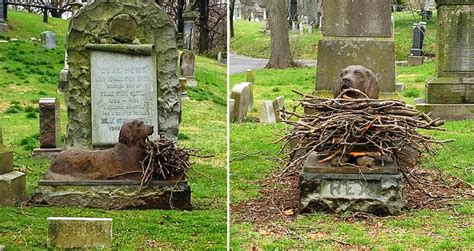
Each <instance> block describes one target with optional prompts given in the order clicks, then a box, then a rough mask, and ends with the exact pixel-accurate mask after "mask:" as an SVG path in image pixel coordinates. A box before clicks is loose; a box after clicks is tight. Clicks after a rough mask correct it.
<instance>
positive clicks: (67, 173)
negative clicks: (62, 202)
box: [44, 120, 153, 181]
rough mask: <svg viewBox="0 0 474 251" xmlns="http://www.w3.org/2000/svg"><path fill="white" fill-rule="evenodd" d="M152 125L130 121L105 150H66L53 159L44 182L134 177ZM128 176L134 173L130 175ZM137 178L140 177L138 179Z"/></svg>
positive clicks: (150, 133)
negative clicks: (113, 142) (112, 144)
mask: <svg viewBox="0 0 474 251" xmlns="http://www.w3.org/2000/svg"><path fill="white" fill-rule="evenodd" d="M152 134H153V126H149V125H145V123H144V122H143V121H141V120H132V121H129V122H126V123H125V124H123V126H122V128H121V129H120V134H119V142H118V143H117V144H115V146H114V147H113V148H110V149H107V150H96V151H87V150H68V151H63V152H62V153H60V154H59V155H58V156H57V157H56V159H54V161H53V163H52V165H51V168H50V170H49V171H48V172H47V173H46V174H45V176H44V179H45V180H61V181H73V180H107V179H118V178H121V177H122V178H123V177H137V175H138V174H140V172H141V163H140V161H143V159H144V158H145V157H146V145H145V143H146V138H147V137H148V136H150V135H152ZM130 174H134V175H132V176H129V175H130ZM138 177H139V176H138Z"/></svg>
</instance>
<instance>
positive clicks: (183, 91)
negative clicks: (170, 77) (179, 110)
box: [179, 78, 189, 100]
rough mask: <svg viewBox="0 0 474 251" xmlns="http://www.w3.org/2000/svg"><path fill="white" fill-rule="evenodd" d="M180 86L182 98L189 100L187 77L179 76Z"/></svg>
mask: <svg viewBox="0 0 474 251" xmlns="http://www.w3.org/2000/svg"><path fill="white" fill-rule="evenodd" d="M179 87H180V89H181V100H189V96H188V80H187V79H186V78H179Z"/></svg>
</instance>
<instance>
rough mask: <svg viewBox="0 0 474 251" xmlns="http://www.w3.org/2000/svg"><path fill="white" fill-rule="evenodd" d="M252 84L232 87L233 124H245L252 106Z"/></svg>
mask: <svg viewBox="0 0 474 251" xmlns="http://www.w3.org/2000/svg"><path fill="white" fill-rule="evenodd" d="M249 84H250V83H248V82H244V83H240V84H237V85H235V86H234V87H232V93H231V94H230V98H231V99H233V100H234V109H233V111H232V117H231V122H237V123H239V122H244V121H245V120H246V119H247V112H248V111H249V106H250V86H249Z"/></svg>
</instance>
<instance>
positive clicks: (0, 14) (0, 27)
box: [0, 1, 8, 31]
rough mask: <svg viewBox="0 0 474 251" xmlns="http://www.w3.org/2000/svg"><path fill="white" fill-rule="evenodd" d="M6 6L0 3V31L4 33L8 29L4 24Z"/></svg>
mask: <svg viewBox="0 0 474 251" xmlns="http://www.w3.org/2000/svg"><path fill="white" fill-rule="evenodd" d="M5 8H7V6H5V4H4V3H3V1H0V31H6V30H7V28H8V25H7V23H6V22H5V21H6V20H5V16H4V11H5Z"/></svg>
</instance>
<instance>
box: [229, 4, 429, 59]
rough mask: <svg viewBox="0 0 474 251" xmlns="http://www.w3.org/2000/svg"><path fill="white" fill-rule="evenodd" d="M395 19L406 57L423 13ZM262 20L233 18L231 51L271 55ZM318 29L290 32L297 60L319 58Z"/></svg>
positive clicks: (399, 55) (399, 52) (401, 55)
mask: <svg viewBox="0 0 474 251" xmlns="http://www.w3.org/2000/svg"><path fill="white" fill-rule="evenodd" d="M392 16H393V18H394V20H395V32H394V36H395V60H397V61H402V60H407V56H408V54H409V52H410V48H411V45H412V27H413V23H415V22H420V21H421V16H420V15H418V14H417V13H412V12H395V13H392ZM262 27H263V22H250V21H234V31H235V35H234V37H233V38H231V42H230V50H231V52H233V53H235V54H238V55H243V56H248V57H254V58H270V54H271V47H270V33H269V32H266V33H261V32H260V29H262ZM322 36H323V35H322V33H321V32H319V29H313V33H312V34H307V33H305V34H304V35H300V32H299V30H298V31H290V49H291V51H292V53H293V55H294V59H313V60H315V59H317V57H318V42H319V40H320V39H321V38H322ZM435 40H436V11H435V12H434V13H433V19H431V20H430V21H428V22H427V28H426V34H425V41H424V45H423V50H424V51H425V52H426V53H433V52H434V51H435Z"/></svg>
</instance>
